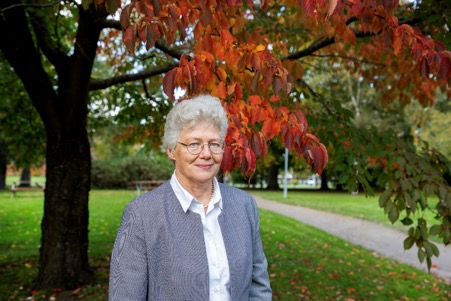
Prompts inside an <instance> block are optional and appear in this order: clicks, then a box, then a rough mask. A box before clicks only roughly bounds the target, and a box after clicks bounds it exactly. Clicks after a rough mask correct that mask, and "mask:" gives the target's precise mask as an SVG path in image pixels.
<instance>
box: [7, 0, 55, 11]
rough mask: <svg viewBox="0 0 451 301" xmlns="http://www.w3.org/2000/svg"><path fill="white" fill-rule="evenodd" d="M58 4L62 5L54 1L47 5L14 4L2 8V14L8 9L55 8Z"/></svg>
mask: <svg viewBox="0 0 451 301" xmlns="http://www.w3.org/2000/svg"><path fill="white" fill-rule="evenodd" d="M57 4H60V1H54V2H50V3H46V4H39V3H16V4H12V5H10V6H7V7H4V8H0V12H4V11H7V10H8V9H12V8H15V7H49V6H53V5H57Z"/></svg>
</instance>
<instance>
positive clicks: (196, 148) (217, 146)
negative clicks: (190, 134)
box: [177, 141, 224, 155]
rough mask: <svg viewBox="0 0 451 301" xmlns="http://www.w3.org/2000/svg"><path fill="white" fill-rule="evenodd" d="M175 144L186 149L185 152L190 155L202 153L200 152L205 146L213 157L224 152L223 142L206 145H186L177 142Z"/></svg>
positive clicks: (192, 143)
mask: <svg viewBox="0 0 451 301" xmlns="http://www.w3.org/2000/svg"><path fill="white" fill-rule="evenodd" d="M177 143H179V144H181V145H183V146H184V147H186V150H187V151H188V152H189V153H190V154H191V155H198V154H200V153H201V152H202V150H203V149H204V146H205V145H208V149H209V150H210V152H212V153H213V154H215V155H219V154H222V152H223V151H224V142H222V141H213V142H208V143H200V142H191V143H188V144H186V143H182V142H178V141H177Z"/></svg>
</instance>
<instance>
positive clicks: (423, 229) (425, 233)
mask: <svg viewBox="0 0 451 301" xmlns="http://www.w3.org/2000/svg"><path fill="white" fill-rule="evenodd" d="M419 228H420V232H421V238H422V239H423V240H427V239H428V237H429V235H428V227H427V226H426V225H419Z"/></svg>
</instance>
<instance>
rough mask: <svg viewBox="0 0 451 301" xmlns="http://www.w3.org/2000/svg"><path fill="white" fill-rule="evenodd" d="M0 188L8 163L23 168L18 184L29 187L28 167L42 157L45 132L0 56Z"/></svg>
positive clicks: (3, 182) (16, 79)
mask: <svg viewBox="0 0 451 301" xmlns="http://www.w3.org/2000/svg"><path fill="white" fill-rule="evenodd" d="M0 91H1V92H0V95H1V97H0V158H1V159H0V174H1V175H0V188H5V186H6V171H7V164H8V163H13V164H14V166H16V167H17V168H21V169H22V173H21V181H20V183H17V184H18V185H22V186H24V185H26V186H29V185H30V180H31V174H30V167H32V166H40V165H41V164H42V163H43V159H44V155H45V131H44V126H43V125H42V121H41V119H40V118H39V115H38V114H37V112H36V110H35V109H34V107H33V105H32V103H31V100H30V97H29V96H28V94H27V93H26V92H25V91H24V89H23V85H22V83H21V82H20V80H19V78H18V77H17V76H16V75H15V74H14V73H13V72H11V67H10V66H9V64H8V63H7V62H6V61H5V59H4V58H3V57H2V56H1V55H0Z"/></svg>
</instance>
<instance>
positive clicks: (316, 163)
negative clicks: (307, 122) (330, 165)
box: [313, 144, 328, 175]
mask: <svg viewBox="0 0 451 301" xmlns="http://www.w3.org/2000/svg"><path fill="white" fill-rule="evenodd" d="M327 160H328V159H327V151H326V148H325V147H324V145H322V144H320V145H318V146H317V147H315V149H314V150H313V168H314V169H315V172H316V173H317V174H318V175H321V174H322V173H323V169H324V168H325V167H326V165H327Z"/></svg>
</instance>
